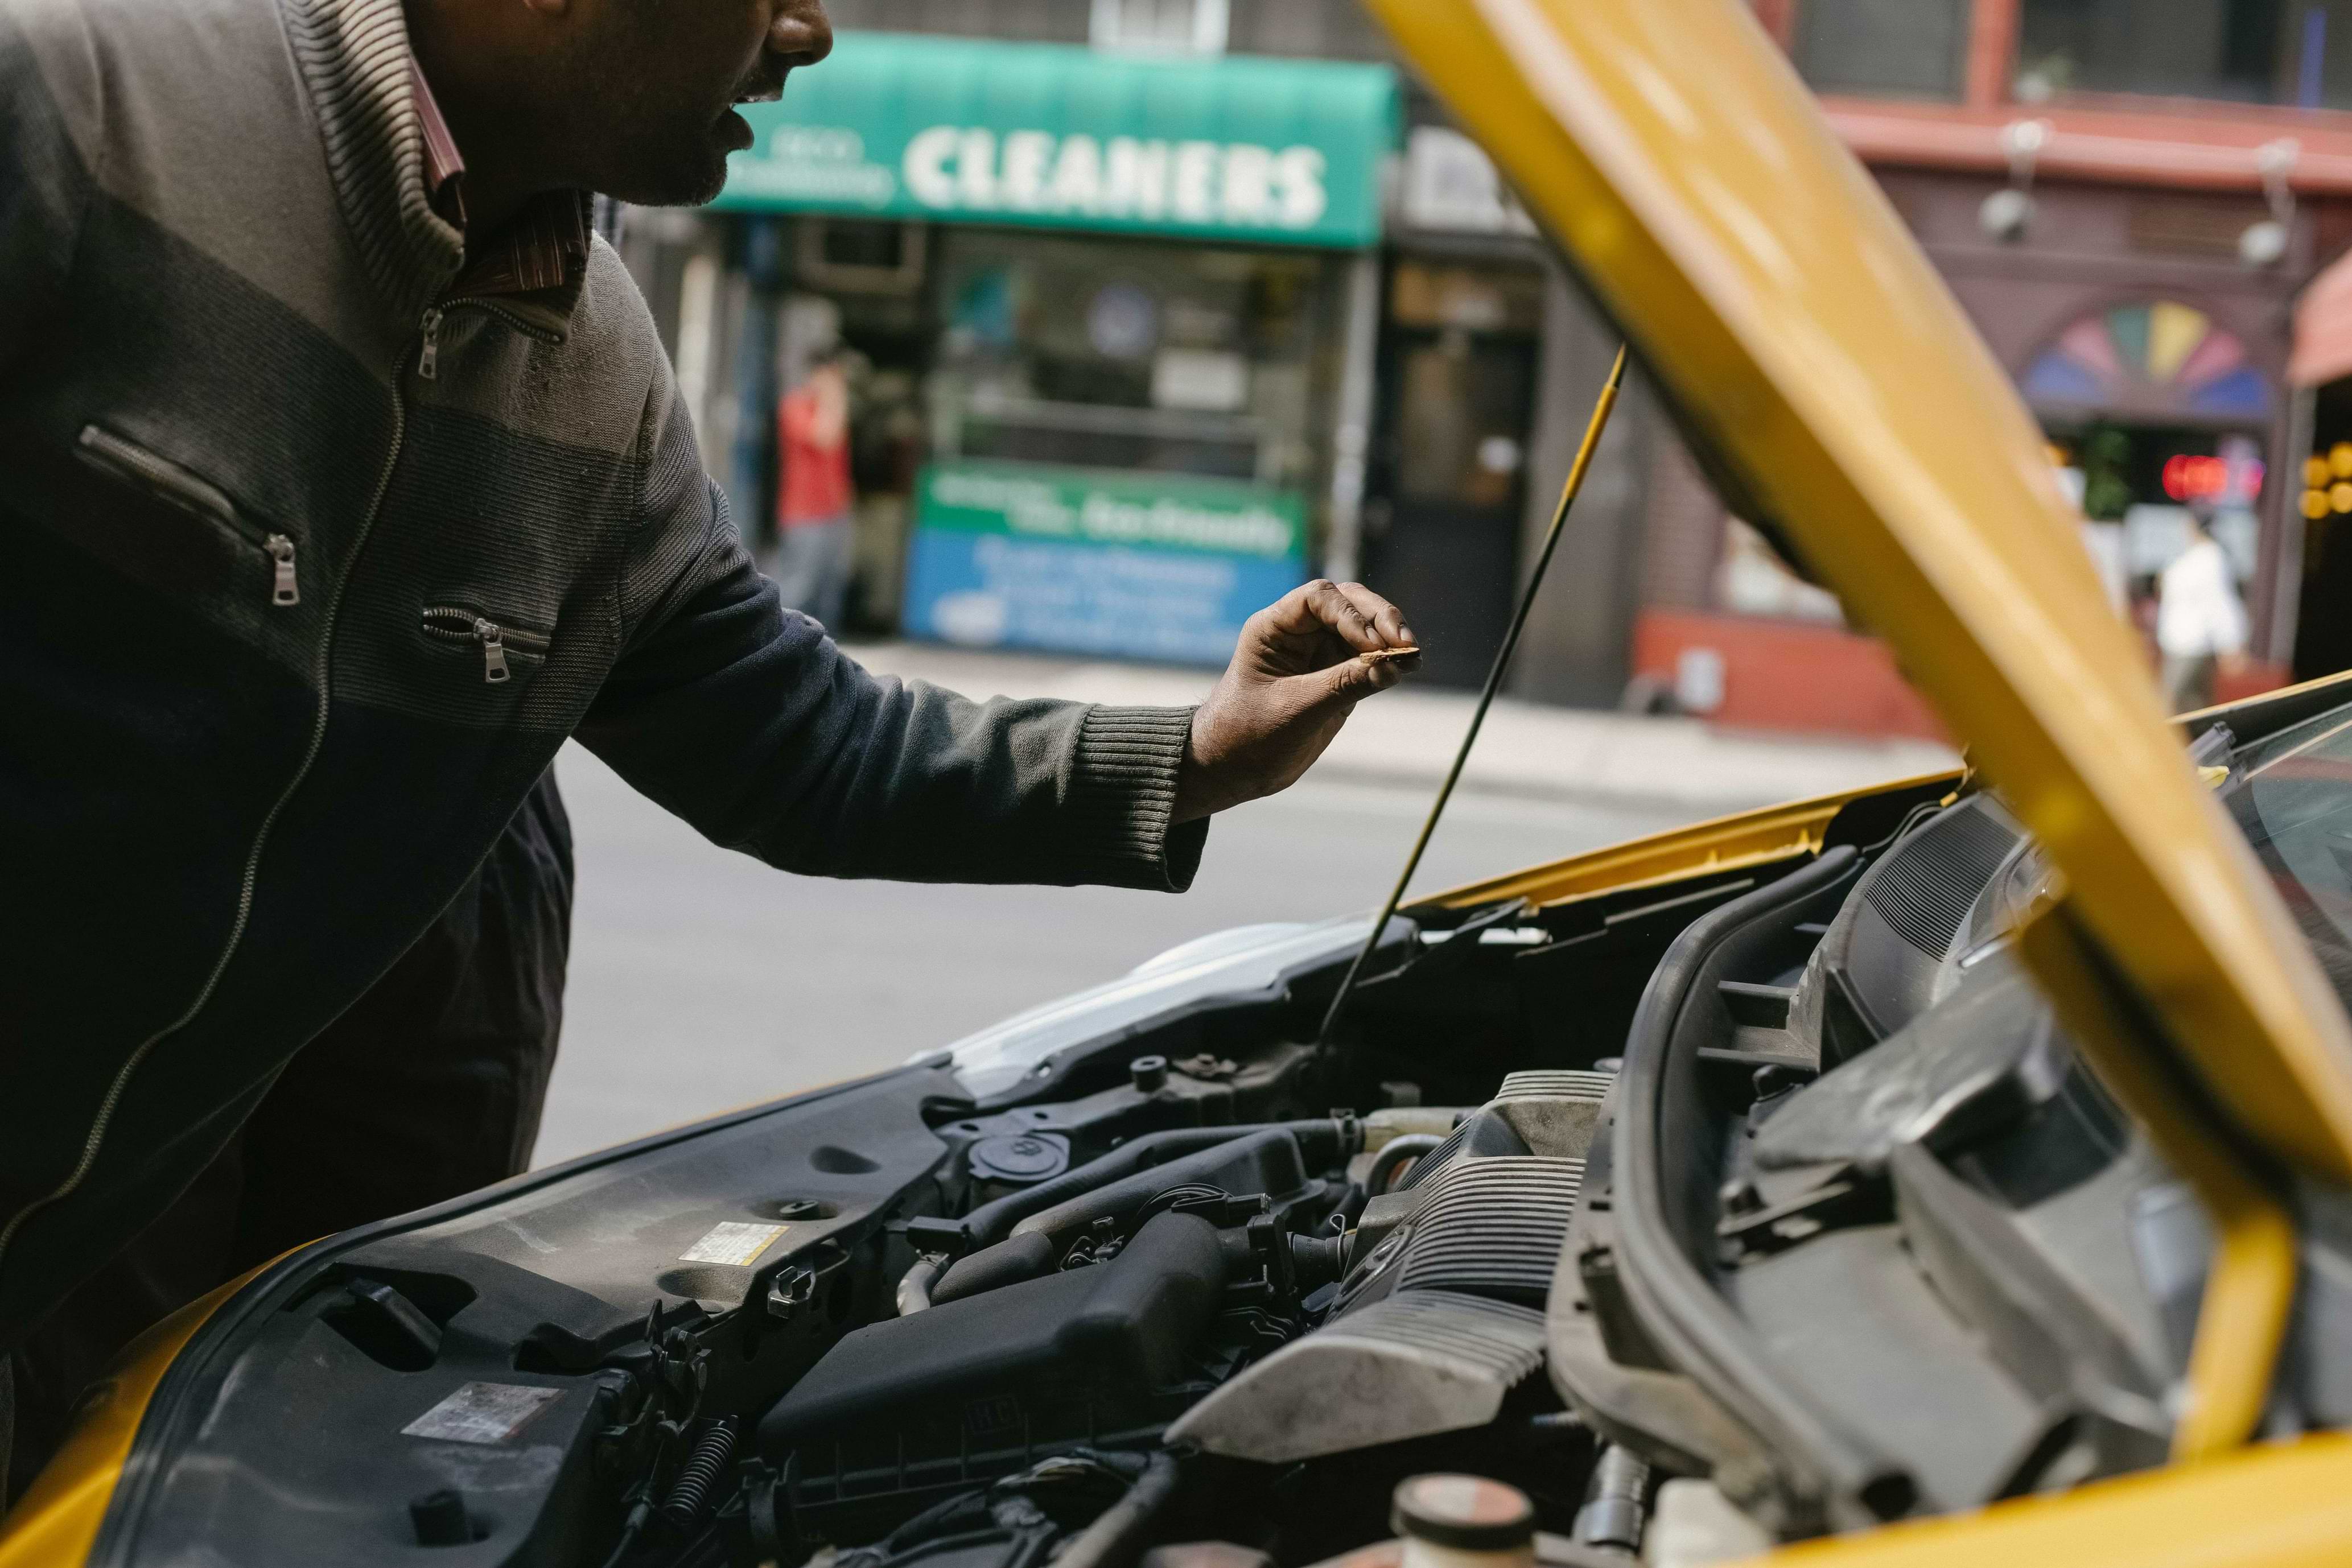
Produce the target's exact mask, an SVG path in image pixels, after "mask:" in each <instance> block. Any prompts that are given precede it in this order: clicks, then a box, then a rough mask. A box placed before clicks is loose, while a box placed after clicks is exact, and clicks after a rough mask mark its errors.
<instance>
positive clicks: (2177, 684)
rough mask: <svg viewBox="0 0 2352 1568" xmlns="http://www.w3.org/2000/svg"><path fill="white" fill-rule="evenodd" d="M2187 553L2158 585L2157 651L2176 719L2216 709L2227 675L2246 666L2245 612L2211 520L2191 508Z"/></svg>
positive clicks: (2226, 556) (2174, 559)
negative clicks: (2222, 680) (2223, 675)
mask: <svg viewBox="0 0 2352 1568" xmlns="http://www.w3.org/2000/svg"><path fill="white" fill-rule="evenodd" d="M2189 533H2190V538H2189V548H2188V549H2185V550H2183V551H2181V552H2180V554H2179V555H2178V556H2176V557H2174V558H2173V561H2172V564H2171V565H2170V566H2168V567H2166V568H2165V569H2164V574H2163V575H2162V576H2161V577H2160V578H2158V580H2157V600H2156V646H2157V651H2158V653H2161V654H2162V655H2163V657H2164V698H2165V702H2166V703H2167V705H2168V706H2169V707H2170V709H2171V711H2172V712H2174V713H2194V712H2195V711H2196V710H2198V709H2199V708H2204V707H2211V706H2213V697H2214V689H2215V687H2216V685H2218V683H2219V677H2220V675H2221V673H2222V672H2223V671H2224V670H2227V671H2231V672H2232V673H2234V672H2235V671H2236V670H2237V669H2238V668H2239V667H2240V666H2241V665H2242V664H2244V662H2245V654H2246V607H2245V605H2244V604H2243V603H2242V602H2241V601H2240V600H2239V598H2238V583H2237V574H2236V573H2235V572H2234V571H2232V570H2231V568H2230V557H2229V553H2228V552H2227V551H2225V550H2224V549H2222V548H2221V540H2219V539H2217V538H2214V537H2213V523H2212V517H2211V516H2210V514H2209V513H2208V512H2207V511H2206V510H2204V509H2203V508H2202V507H2197V508H2192V509H2191V510H2190V511H2189Z"/></svg>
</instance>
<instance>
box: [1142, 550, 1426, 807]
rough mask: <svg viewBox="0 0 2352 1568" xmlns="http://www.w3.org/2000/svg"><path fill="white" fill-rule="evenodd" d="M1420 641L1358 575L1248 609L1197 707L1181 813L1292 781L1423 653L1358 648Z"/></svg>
mask: <svg viewBox="0 0 2352 1568" xmlns="http://www.w3.org/2000/svg"><path fill="white" fill-rule="evenodd" d="M1413 645H1414V644H1413V638H1412V630H1411V629H1410V628H1408V627H1407V626H1406V625H1405V623H1404V617H1403V616H1402V614H1400V613H1399V612H1398V611H1397V607H1396V606H1395V605H1393V604H1391V603H1390V602H1389V601H1387V600H1385V599H1382V598H1381V596H1380V595H1379V594H1377V593H1374V592H1373V591H1371V590H1370V589H1369V588H1366V587H1365V586H1364V585H1363V584H1361V583H1360V582H1338V583H1335V582H1327V581H1323V580H1317V581H1314V582H1310V583H1308V584H1307V585H1306V586H1305V587H1303V588H1294V589H1292V590H1291V591H1289V592H1288V593H1286V594H1284V595H1283V596H1282V597H1281V598H1280V599H1279V600H1277V601H1275V602H1274V603H1272V604H1270V605H1268V606H1266V607H1265V609H1264V610H1261V611H1259V612H1257V613H1256V614H1255V615H1253V616H1251V617H1250V618H1249V622H1248V623H1247V624H1246V625H1244V627H1243V628H1242V640H1241V644H1240V646H1238V647H1236V648H1235V649H1234V662H1233V663H1232V664H1229V665H1227V666H1226V668H1225V674H1224V678H1223V679H1222V680H1220V681H1219V682H1218V683H1217V689H1216V690H1215V691H1213V692H1211V693H1210V694H1209V700H1208V701H1207V702H1204V703H1202V705H1201V706H1200V707H1199V709H1198V710H1197V711H1195V712H1194V713H1193V715H1192V744H1191V745H1190V746H1188V747H1186V748H1185V751H1184V767H1183V770H1182V772H1181V774H1180V775H1179V776H1178V779H1177V783H1176V821H1180V822H1189V821H1192V819H1193V818H1195V817H1205V816H1207V815H1209V813H1211V812H1212V811H1222V810H1224V809H1225V808H1226V807H1228V806H1238V805H1240V804H1241V803H1242V802H1243V801H1244V800H1256V799H1257V798H1258V797H1259V796H1261V795H1271V794H1273V793H1275V792H1276V790H1278V789H1288V788H1289V787H1290V786H1291V784H1292V783H1294V782H1295V781H1296V780H1297V778H1298V776H1299V775H1300V774H1302V773H1304V772H1306V771H1307V768H1308V767H1309V766H1311V765H1312V764H1313V763H1314V761H1315V759H1316V758H1318V757H1320V756H1322V755H1323V748H1324V747H1327V746H1328V745H1330V744H1331V737H1333V736H1335V735H1337V734H1339V727H1340V726H1341V725H1343V724H1345V723H1346V722H1347V721H1348V715H1349V711H1350V710H1352V709H1353V708H1354V707H1355V706H1356V704H1357V703H1359V702H1360V701H1362V700H1363V699H1364V698H1365V697H1368V696H1370V695H1372V694H1373V693H1374V692H1381V691H1386V690H1387V689H1388V688H1389V687H1391V686H1392V685H1396V684H1397V683H1398V682H1399V681H1401V680H1402V679H1403V678H1404V676H1405V674H1406V672H1407V671H1408V670H1410V669H1412V667H1413V666H1414V665H1415V664H1418V663H1419V662H1420V661H1419V660H1418V659H1417V658H1415V657H1413V656H1412V655H1406V656H1404V657H1402V658H1378V659H1370V660H1367V659H1365V658H1363V657H1361V656H1360V655H1362V654H1365V653H1385V652H1387V651H1389V650H1392V649H1399V648H1411V647H1412V646H1413Z"/></svg>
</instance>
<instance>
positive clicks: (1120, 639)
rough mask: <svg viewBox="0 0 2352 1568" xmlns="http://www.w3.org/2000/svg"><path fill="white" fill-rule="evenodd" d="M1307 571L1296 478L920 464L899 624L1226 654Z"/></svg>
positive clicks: (971, 640)
mask: <svg viewBox="0 0 2352 1568" xmlns="http://www.w3.org/2000/svg"><path fill="white" fill-rule="evenodd" d="M1306 577H1307V505H1306V498H1305V497H1302V496H1300V495H1298V494H1297V492H1295V491H1288V490H1272V489H1266V488H1264V487H1262V486H1255V485H1245V484H1240V483H1236V482H1233V481H1228V480H1216V479H1201V478H1191V477H1186V476H1177V475H1158V474H1135V473H1116V472H1097V471H1095V470H1091V469H1082V468H1055V467H1046V466H1043V465H1028V464H1013V463H981V462H970V461H965V462H949V463H937V464H933V465H931V466H930V467H929V468H926V469H925V470H924V471H923V474H922V477H921V479H920V481H919V484H918V486H917V494H916V513H915V533H914V539H913V545H912V549H910V551H909V553H908V568H907V595H906V609H905V615H906V624H907V628H908V631H910V632H914V633H915V634H916V635H918V636H925V637H936V638H939V639H940V640H942V641H945V642H950V643H967V644H971V645H976V646H983V647H1023V648H1045V649H1054V650H1058V651H1061V652H1066V653H1100V654H1112V655H1118V656H1123V657H1130V658H1147V659H1171V660H1179V661H1183V662H1187V663H1197V664H1223V662H1224V661H1225V660H1226V659H1227V658H1228V657H1230V656H1231V654H1232V653H1233V649H1234V640H1235V639H1236V638H1237V637H1239V635H1240V634H1241V626H1242V622H1244V621H1246V620H1248V619H1249V617H1250V616H1251V615H1252V614H1254V613H1255V612H1257V611H1258V610H1260V609H1262V608H1264V607H1265V606H1266V605H1268V604H1271V603H1273V602H1274V601H1276V599H1279V598H1281V597H1282V596H1283V595H1284V594H1285V593H1286V592H1288V591H1290V590H1291V589H1293V588H1295V587H1297V585H1298V584H1299V583H1300V582H1303V581H1305V580H1306Z"/></svg>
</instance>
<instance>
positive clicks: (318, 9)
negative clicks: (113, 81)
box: [278, 0, 586, 330]
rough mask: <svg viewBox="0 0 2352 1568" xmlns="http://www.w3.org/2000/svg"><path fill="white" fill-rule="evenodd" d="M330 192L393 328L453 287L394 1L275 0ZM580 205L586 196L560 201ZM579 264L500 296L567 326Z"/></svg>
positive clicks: (454, 259) (457, 264) (461, 245)
mask: <svg viewBox="0 0 2352 1568" xmlns="http://www.w3.org/2000/svg"><path fill="white" fill-rule="evenodd" d="M278 7H279V10H280V12H281V13H282V15H283V16H284V17H285V20H286V30H287V37H288V40H289V43H290V44H291V45H292V47H293V52H294V58H295V62H296V65H297V66H298V68H299V70H300V72H301V75H302V79H303V83H304V85H305V87H306V88H307V89H309V92H310V101H311V105H312V107H313V109H314V110H316V112H317V114H318V119H319V135H320V142H321V143H322V144H323V146H324V149H325V152H326V156H327V167H328V171H329V173H330V175H331V177H332V179H333V182H334V186H335V195H336V199H337V201H338V202H339V203H340V204H341V207H342V211H343V218H344V221H345V223H346V224H347V225H349V226H350V228H351V232H352V238H353V240H354V241H356V242H357V244H358V246H359V251H360V256H361V259H362V263H363V264H364V266H365V267H366V269H367V273H368V277H369V278H370V280H371V281H372V282H373V284H374V285H375V287H376V290H377V292H378V294H379V295H380V296H381V297H382V298H383V300H384V302H385V305H386V306H387V308H389V310H390V311H391V313H392V314H393V316H394V319H397V320H398V321H400V322H401V323H402V324H403V326H404V327H405V326H408V325H411V324H414V323H415V322H416V321H418V320H419V319H422V317H423V315H424V313H425V309H426V308H428V307H430V306H431V305H433V304H434V303H435V302H436V300H439V299H441V298H444V297H446V295H447V294H448V293H449V292H450V290H451V288H452V287H453V286H454V285H456V284H457V283H458V281H459V277H460V272H461V269H462V268H463V267H464V266H465V261H466V235H465V234H464V232H463V231H462V230H461V229H459V228H458V227H457V225H455V224H452V223H451V222H449V221H448V219H446V218H445V217H444V216H442V215H441V214H440V213H438V212H436V210H435V207H434V203H433V198H432V188H433V182H432V180H431V179H430V178H429V173H430V169H429V164H430V158H429V155H428V152H427V149H426V145H425V131H426V125H425V108H424V106H423V105H422V104H421V103H420V101H419V97H418V93H417V84H418V78H417V76H416V74H415V68H414V65H413V62H412V57H411V54H410V50H409V47H408V26H407V22H406V19H405V18H404V16H403V15H402V11H401V0H278ZM561 199H562V200H572V201H576V202H578V203H580V204H583V210H584V203H585V201H586V198H585V197H584V196H581V197H576V198H573V197H564V198H561ZM583 272H584V268H582V267H571V268H567V269H566V276H564V277H562V279H561V280H560V281H558V282H557V283H556V284H555V285H553V286H552V287H543V288H538V289H534V290H531V291H530V293H529V294H528V296H526V297H520V298H515V299H513V300H510V301H507V303H509V304H510V305H515V306H525V307H528V314H530V316H531V317H533V318H534V319H541V320H542V321H543V324H544V325H546V326H547V327H549V328H550V329H554V330H561V329H562V328H563V327H565V326H567V325H568V324H569V319H570V317H571V313H572V308H573V306H575V305H576V304H577V303H578V301H579V298H580V290H581V284H582V274H583Z"/></svg>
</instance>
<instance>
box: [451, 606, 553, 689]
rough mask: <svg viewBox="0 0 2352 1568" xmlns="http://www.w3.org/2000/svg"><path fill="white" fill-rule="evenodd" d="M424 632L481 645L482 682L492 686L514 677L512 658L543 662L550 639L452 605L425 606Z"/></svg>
mask: <svg viewBox="0 0 2352 1568" xmlns="http://www.w3.org/2000/svg"><path fill="white" fill-rule="evenodd" d="M425 635H426V636H428V637H436V638H439V639H440V640H442V641H443V642H446V643H474V644H476V645H477V646H478V647H479V648H480V649H481V650H482V680H483V683H484V684H485V685H493V686H495V685H500V684H502V683H504V682H507V681H510V680H512V679H514V664H513V662H512V661H513V660H521V661H527V662H528V663H530V664H543V663H544V662H545V661H546V659H547V650H548V648H549V646H550V643H549V642H548V639H547V638H546V637H544V636H542V635H541V634H540V633H539V632H526V631H524V630H522V629H521V628H520V627H516V626H506V625H501V624H500V623H499V622H496V621H493V620H491V619H490V618H489V617H488V616H487V615H477V614H475V613H474V612H472V611H470V610H464V609H460V608H458V607H457V606H456V605H452V604H436V605H431V606H428V607H427V608H426V610H425Z"/></svg>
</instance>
